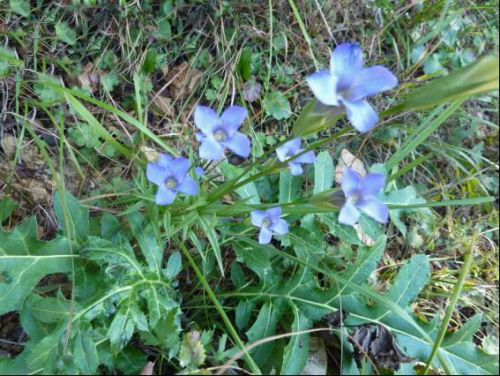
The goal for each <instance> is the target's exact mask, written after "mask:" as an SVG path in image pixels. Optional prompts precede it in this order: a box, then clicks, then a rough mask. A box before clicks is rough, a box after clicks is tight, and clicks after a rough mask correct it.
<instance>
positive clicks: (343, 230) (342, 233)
mask: <svg viewBox="0 0 500 376" xmlns="http://www.w3.org/2000/svg"><path fill="white" fill-rule="evenodd" d="M318 218H319V220H320V222H322V223H324V224H325V225H327V226H328V227H329V229H330V234H332V235H333V236H336V237H338V238H339V239H340V240H343V241H345V242H347V243H349V244H355V245H360V244H361V241H360V240H359V237H358V233H357V232H356V229H355V228H354V227H352V226H347V225H343V224H341V223H339V221H338V214H337V213H325V214H320V215H318Z"/></svg>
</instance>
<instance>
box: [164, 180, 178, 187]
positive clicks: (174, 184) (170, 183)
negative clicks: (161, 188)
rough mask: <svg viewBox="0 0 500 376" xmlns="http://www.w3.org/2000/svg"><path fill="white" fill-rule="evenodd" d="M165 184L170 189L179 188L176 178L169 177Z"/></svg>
mask: <svg viewBox="0 0 500 376" xmlns="http://www.w3.org/2000/svg"><path fill="white" fill-rule="evenodd" d="M165 186H166V187H167V188H168V189H175V188H177V181H176V180H175V179H174V178H168V179H167V181H166V182H165Z"/></svg>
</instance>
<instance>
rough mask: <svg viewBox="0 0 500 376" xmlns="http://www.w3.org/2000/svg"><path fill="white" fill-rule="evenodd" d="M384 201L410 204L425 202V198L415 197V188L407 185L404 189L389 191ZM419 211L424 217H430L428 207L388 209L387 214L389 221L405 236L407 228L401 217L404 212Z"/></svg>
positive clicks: (390, 203)
mask: <svg viewBox="0 0 500 376" xmlns="http://www.w3.org/2000/svg"><path fill="white" fill-rule="evenodd" d="M383 201H384V203H386V204H387V205H411V204H425V202H426V201H425V200H424V199H423V198H421V197H417V190H416V189H415V188H414V187H413V186H408V187H406V188H404V189H400V190H397V191H392V192H389V193H388V194H387V195H385V196H384V198H383ZM414 213H419V214H420V215H423V216H425V217H430V216H431V215H432V213H431V212H430V210H429V208H417V209H389V216H390V218H391V222H392V223H394V225H395V226H396V227H397V228H398V229H399V231H401V233H402V234H403V235H405V236H406V234H407V228H406V225H405V224H404V222H403V221H402V220H401V217H402V216H403V215H405V214H414Z"/></svg>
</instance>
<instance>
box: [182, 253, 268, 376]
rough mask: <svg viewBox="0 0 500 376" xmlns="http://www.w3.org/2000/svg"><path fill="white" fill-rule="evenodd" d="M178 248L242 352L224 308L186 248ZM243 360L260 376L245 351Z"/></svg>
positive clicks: (258, 370)
mask: <svg viewBox="0 0 500 376" xmlns="http://www.w3.org/2000/svg"><path fill="white" fill-rule="evenodd" d="M178 246H179V248H180V249H181V251H182V253H183V254H184V256H185V257H186V258H187V260H188V262H189V264H190V265H191V267H192V268H193V270H194V272H195V273H196V276H197V277H198V279H199V280H200V282H201V284H202V286H203V288H204V289H205V291H206V292H207V294H208V297H209V298H210V300H211V301H212V302H213V303H214V305H215V308H216V309H217V312H219V314H220V315H221V317H222V321H224V324H226V327H227V329H228V330H229V333H230V334H231V336H232V337H233V339H234V341H235V342H236V344H237V345H238V347H240V348H241V349H242V350H244V349H245V344H244V343H243V341H242V340H241V339H240V337H239V336H238V333H237V332H236V330H235V329H234V326H233V324H231V321H230V320H229V317H227V315H226V312H225V311H224V308H223V307H222V305H221V304H220V303H219V301H218V300H217V297H216V296H215V294H214V292H213V290H212V288H211V287H210V285H209V284H208V282H207V280H206V279H205V277H204V276H203V274H202V273H201V271H200V269H198V266H197V265H196V262H195V261H194V259H193V258H192V257H191V254H190V253H189V251H188V250H187V248H186V246H185V245H184V244H183V243H178ZM245 359H246V360H247V362H248V365H249V366H250V368H251V369H252V372H253V373H254V374H258V375H261V374H262V373H261V371H260V369H259V367H258V366H257V364H256V363H255V361H254V360H253V358H252V357H251V356H250V354H249V353H248V352H246V351H245Z"/></svg>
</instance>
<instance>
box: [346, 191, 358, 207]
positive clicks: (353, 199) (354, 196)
mask: <svg viewBox="0 0 500 376" xmlns="http://www.w3.org/2000/svg"><path fill="white" fill-rule="evenodd" d="M348 200H349V201H350V202H351V203H353V204H354V205H356V204H357V203H358V202H359V201H360V200H361V194H360V193H359V192H358V191H354V192H352V193H351V194H350V195H349V198H348Z"/></svg>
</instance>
